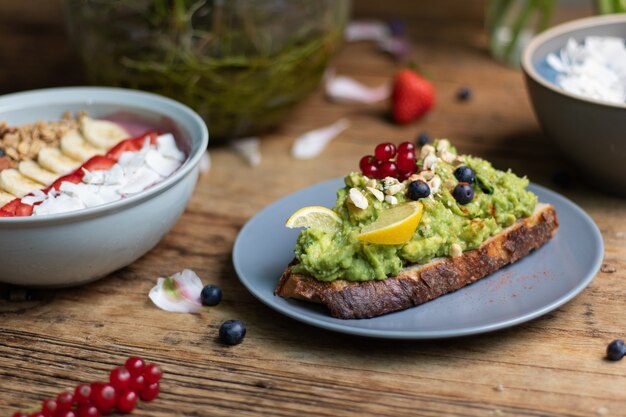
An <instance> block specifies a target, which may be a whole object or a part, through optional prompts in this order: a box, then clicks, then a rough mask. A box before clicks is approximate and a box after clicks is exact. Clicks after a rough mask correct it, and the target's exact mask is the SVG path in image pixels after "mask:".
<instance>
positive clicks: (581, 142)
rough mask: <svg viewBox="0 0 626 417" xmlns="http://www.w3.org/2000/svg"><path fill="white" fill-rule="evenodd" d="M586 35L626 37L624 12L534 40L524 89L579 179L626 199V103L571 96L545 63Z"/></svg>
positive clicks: (584, 21) (525, 63) (524, 62)
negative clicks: (579, 171)
mask: <svg viewBox="0 0 626 417" xmlns="http://www.w3.org/2000/svg"><path fill="white" fill-rule="evenodd" d="M587 36H616V37H621V38H622V39H626V14H616V15H607V16H596V17H590V18H585V19H580V20H574V21H571V22H568V23H565V24H562V25H559V26H555V27H553V28H551V29H549V30H547V31H545V32H543V33H541V34H540V35H538V36H537V37H536V38H534V39H533V40H532V41H531V42H530V44H529V45H528V46H527V47H526V49H525V50H524V53H523V55H522V69H523V70H524V74H525V79H526V86H527V88H528V93H529V95H530V99H531V102H532V105H533V108H534V110H535V114H536V115H537V118H538V119H539V122H540V123H541V125H542V127H543V129H544V131H545V132H546V134H547V135H548V136H550V137H551V138H552V139H553V140H554V141H555V142H556V143H557V145H558V146H559V147H560V148H561V150H562V151H563V153H564V154H565V155H566V156H567V157H569V159H571V160H572V161H573V162H575V163H576V164H577V165H578V166H580V167H581V168H582V170H581V177H583V178H586V179H591V180H593V185H594V186H597V187H599V188H603V189H605V190H607V191H609V192H612V193H614V194H621V195H626V163H625V161H626V104H613V103H609V102H604V101H600V100H594V99H592V98H586V97H581V96H578V95H574V94H570V93H568V92H566V91H564V90H562V89H561V88H560V87H559V86H557V85H556V84H554V82H553V80H551V79H550V78H552V77H553V76H554V74H551V69H550V68H549V67H548V66H547V65H546V64H545V59H546V56H547V55H548V54H550V53H551V52H556V51H559V50H560V49H561V48H563V47H564V46H565V44H566V42H567V40H568V39H570V38H573V39H575V40H576V41H577V42H581V41H582V40H584V39H585V37H587Z"/></svg>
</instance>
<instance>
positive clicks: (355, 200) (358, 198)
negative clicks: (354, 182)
mask: <svg viewBox="0 0 626 417" xmlns="http://www.w3.org/2000/svg"><path fill="white" fill-rule="evenodd" d="M349 198H350V201H352V204H354V205H355V206H356V207H357V208H360V209H361V210H365V209H366V208H367V207H368V206H369V203H368V202H367V198H365V196H364V195H363V193H362V192H361V191H359V190H358V189H356V188H350V196H349Z"/></svg>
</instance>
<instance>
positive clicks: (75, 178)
mask: <svg viewBox="0 0 626 417" xmlns="http://www.w3.org/2000/svg"><path fill="white" fill-rule="evenodd" d="M84 176H85V172H84V171H83V170H82V169H79V170H78V171H74V172H72V173H71V174H67V175H64V176H62V177H61V178H59V179H57V180H56V181H55V182H53V183H52V185H51V186H49V187H48V188H46V189H45V190H43V192H44V193H46V194H48V192H49V191H50V190H51V189H53V188H54V189H55V190H57V191H59V189H60V188H61V184H63V183H64V182H71V183H74V184H78V183H79V182H81V181H82V180H83V177H84Z"/></svg>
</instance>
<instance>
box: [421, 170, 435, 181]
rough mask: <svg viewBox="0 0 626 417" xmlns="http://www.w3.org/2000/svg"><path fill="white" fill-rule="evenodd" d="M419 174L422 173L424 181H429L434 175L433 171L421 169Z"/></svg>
mask: <svg viewBox="0 0 626 417" xmlns="http://www.w3.org/2000/svg"><path fill="white" fill-rule="evenodd" d="M420 174H422V177H423V178H424V180H425V181H429V180H431V179H432V178H433V177H434V176H435V171H422V172H420Z"/></svg>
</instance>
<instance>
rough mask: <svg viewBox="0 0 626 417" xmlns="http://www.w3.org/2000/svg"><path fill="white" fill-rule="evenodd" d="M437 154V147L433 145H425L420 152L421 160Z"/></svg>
mask: <svg viewBox="0 0 626 417" xmlns="http://www.w3.org/2000/svg"><path fill="white" fill-rule="evenodd" d="M433 153H435V147H434V146H433V145H424V146H422V150H421V151H420V158H422V159H424V158H426V157H427V156H428V155H430V154H433Z"/></svg>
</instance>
